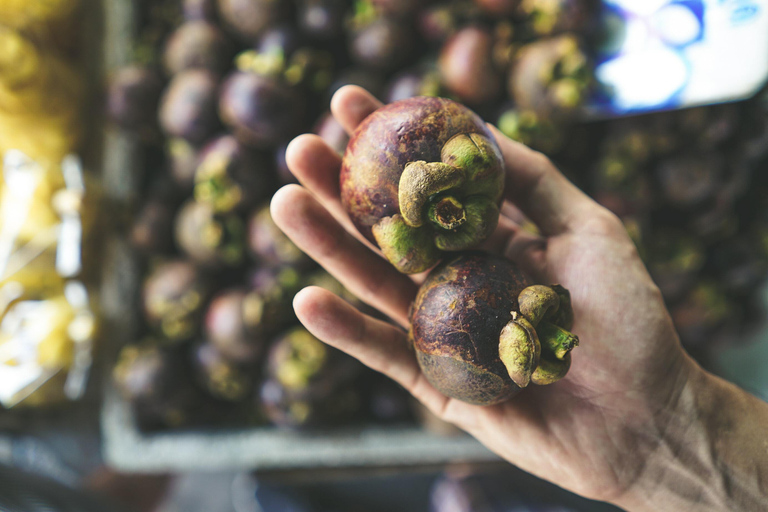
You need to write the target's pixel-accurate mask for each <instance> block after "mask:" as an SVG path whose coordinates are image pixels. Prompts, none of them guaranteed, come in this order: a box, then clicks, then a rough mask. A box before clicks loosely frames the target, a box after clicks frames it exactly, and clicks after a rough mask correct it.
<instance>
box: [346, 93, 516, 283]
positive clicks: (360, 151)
mask: <svg viewBox="0 0 768 512" xmlns="http://www.w3.org/2000/svg"><path fill="white" fill-rule="evenodd" d="M461 134H477V135H478V136H480V137H485V138H486V139H487V140H488V141H489V144H490V145H492V146H494V147H495V153H496V157H497V158H498V159H499V165H498V166H497V168H494V169H493V172H492V173H490V174H489V175H488V176H484V177H483V179H484V180H488V181H489V182H491V181H492V182H493V186H492V187H490V188H492V189H493V190H494V197H492V198H490V199H491V200H493V201H495V203H496V204H499V202H500V200H501V193H502V190H503V182H504V175H503V171H502V167H503V166H502V164H501V163H500V161H501V155H500V152H498V147H496V146H495V141H494V139H493V135H491V133H490V131H489V130H488V128H487V127H486V126H485V124H484V123H483V121H482V120H481V119H480V117H478V116H477V115H476V114H475V113H474V112H472V111H471V110H469V109H468V108H466V107H464V106H463V105H460V104H459V103H456V102H454V101H452V100H448V99H445V98H427V97H418V98H410V99H406V100H402V101H398V102H395V103H391V104H389V105H386V106H384V107H382V108H380V109H378V110H377V111H375V112H374V113H373V114H371V115H370V116H368V117H367V118H366V119H365V120H364V121H363V122H362V123H361V124H360V126H359V127H358V129H357V130H356V131H355V133H354V134H353V136H352V138H351V139H350V141H349V144H348V145H347V150H346V152H345V155H344V160H343V163H342V168H341V174H340V188H341V199H342V203H343V205H344V207H345V209H346V211H347V212H348V213H349V215H350V218H351V219H352V221H353V222H354V224H355V226H356V227H357V229H358V230H360V232H361V233H362V234H363V235H364V236H365V237H366V238H367V239H368V240H370V241H371V242H373V243H377V242H376V238H375V237H374V234H373V228H374V226H375V225H376V224H377V223H379V222H380V221H381V220H382V219H385V218H390V219H392V218H393V217H394V216H397V217H399V216H400V213H401V205H400V202H399V193H400V190H399V188H400V179H401V176H402V174H403V171H404V169H405V167H406V165H407V164H409V163H412V162H417V161H426V162H430V163H431V162H441V158H442V156H441V152H442V149H443V146H445V145H446V143H447V142H448V141H449V140H451V139H452V138H453V137H454V136H456V135H461ZM459 190H460V189H459ZM497 220H498V214H497V216H496V221H497ZM494 225H495V224H494ZM424 236H425V237H426V238H428V239H431V237H432V235H431V234H429V233H427V234H426V235H424ZM425 250H426V249H425ZM435 250H436V249H435ZM406 259H407V258H406ZM426 260H428V262H431V264H430V265H429V266H427V267H426V268H422V267H423V265H421V266H419V267H418V270H416V268H415V267H409V268H406V269H402V268H400V267H398V268H399V269H400V270H401V271H404V272H407V273H413V272H414V271H416V272H418V271H422V270H426V269H427V268H429V267H430V266H432V265H434V263H436V262H437V260H436V259H434V258H432V255H431V256H430V258H426ZM390 261H391V262H392V263H393V264H395V265H396V266H398V262H396V261H392V260H390ZM404 264H405V265H408V262H407V261H406V262H404Z"/></svg>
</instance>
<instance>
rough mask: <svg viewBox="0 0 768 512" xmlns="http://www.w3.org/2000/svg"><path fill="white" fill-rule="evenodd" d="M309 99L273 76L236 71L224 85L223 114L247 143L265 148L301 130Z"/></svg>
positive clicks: (238, 136) (228, 123)
mask: <svg viewBox="0 0 768 512" xmlns="http://www.w3.org/2000/svg"><path fill="white" fill-rule="evenodd" d="M305 108H306V103H305V97H304V95H303V94H302V93H301V91H300V90H299V89H297V88H296V87H291V86H289V85H287V84H285V83H282V82H281V81H280V80H278V79H276V78H274V77H271V76H261V75H258V74H256V73H251V72H243V71H236V72H234V73H232V74H231V75H230V76H229V78H228V79H227V80H226V81H225V82H224V85H223V86H222V91H221V97H220V98H219V112H220V114H221V119H222V120H223V121H224V124H226V125H227V126H228V127H229V128H230V129H231V130H232V132H233V133H234V134H235V136H236V137H237V138H238V139H239V140H240V141H242V142H243V143H245V144H248V145H251V146H254V147H257V148H265V147H270V146H275V145H278V144H280V143H281V142H284V141H286V140H288V139H290V138H291V137H292V136H293V135H296V134H297V133H298V132H299V130H300V129H301V123H302V121H303V120H304V114H305Z"/></svg>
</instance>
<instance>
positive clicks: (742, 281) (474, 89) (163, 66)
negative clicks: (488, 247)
mask: <svg viewBox="0 0 768 512" xmlns="http://www.w3.org/2000/svg"><path fill="white" fill-rule="evenodd" d="M598 4H599V2H596V1H592V0H554V1H553V0H476V1H475V2H472V1H470V0H457V1H450V2H448V1H442V2H434V1H433V2H422V1H418V0H414V1H404V0H359V1H356V2H354V3H353V2H352V1H351V0H184V1H181V0H162V1H159V2H142V3H140V7H139V16H140V19H139V26H141V27H142V30H141V32H140V33H139V34H138V36H137V39H136V46H135V48H134V55H135V62H134V63H133V64H132V65H131V66H128V67H126V68H123V69H120V70H118V71H117V72H115V74H114V75H113V76H112V79H111V83H110V91H109V92H110V94H109V105H108V109H109V113H110V116H111V118H112V120H113V122H114V123H115V124H116V125H117V126H119V127H120V128H122V129H123V130H125V131H126V132H127V133H128V134H129V135H130V136H131V137H133V138H135V139H136V140H137V141H138V142H139V143H140V144H141V146H142V147H143V148H144V150H145V151H144V154H145V162H144V165H143V169H142V171H143V182H144V191H145V193H144V194H143V198H142V201H141V203H140V204H137V205H136V214H135V217H134V219H135V221H134V225H133V228H132V231H131V233H130V236H131V239H132V240H133V242H134V245H135V247H136V248H137V250H138V251H140V252H141V253H142V254H143V256H144V258H143V261H144V263H145V267H146V278H145V284H144V290H143V297H142V304H143V311H144V317H145V325H144V326H143V327H142V331H143V335H142V336H140V337H141V338H143V339H144V338H145V339H144V341H142V342H141V343H138V344H136V345H135V346H131V347H128V348H126V349H125V350H124V351H123V355H122V357H121V360H120V362H119V363H118V366H117V368H116V372H115V373H116V376H117V380H118V382H119V383H120V385H121V387H122V388H123V390H124V391H125V393H126V395H127V396H128V397H129V398H131V399H132V401H133V402H134V404H135V405H136V408H137V410H138V411H139V412H140V416H141V417H142V418H144V420H142V421H143V423H144V424H145V425H148V426H155V427H157V426H176V425H182V424H188V423H190V422H192V423H199V422H210V421H212V420H214V419H216V420H219V419H224V420H226V421H229V420H232V421H239V422H242V421H246V422H255V421H256V422H257V421H260V420H261V418H262V417H263V415H266V416H267V417H268V418H269V419H271V420H272V421H273V422H275V423H277V424H281V425H301V424H312V423H326V422H328V421H331V419H332V418H331V416H335V417H336V418H350V417H352V416H353V414H352V413H353V412H354V411H357V412H358V413H359V412H360V411H363V410H369V411H370V410H371V409H374V410H376V411H379V412H380V413H381V414H383V415H389V416H393V417H402V411H403V409H404V407H403V406H402V404H401V403H400V402H399V400H400V396H401V395H399V392H398V391H397V389H396V388H395V389H394V390H393V388H388V387H382V386H381V383H380V382H379V381H376V382H375V383H374V385H369V384H362V383H363V382H369V381H370V379H372V377H371V376H370V374H369V373H367V372H366V371H364V370H361V369H360V368H359V367H356V365H355V364H354V363H352V362H351V361H349V360H347V359H346V358H345V357H344V356H342V355H341V354H338V353H336V352H335V351H333V350H331V349H329V348H327V347H325V346H323V345H320V344H319V342H317V340H314V339H313V338H311V337H310V336H308V334H307V333H306V332H305V331H302V330H300V329H297V327H296V326H297V323H296V320H295V317H294V316H293V313H292V310H291V298H292V296H293V294H294V293H295V291H296V290H298V289H300V288H301V287H302V286H304V285H306V284H308V283H312V282H318V281H321V282H326V283H329V284H327V286H332V287H338V286H339V285H338V283H335V282H333V281H332V280H331V279H329V278H328V276H327V275H323V274H321V273H318V271H317V269H316V268H314V266H313V264H312V263H311V262H310V261H308V260H307V258H306V256H304V255H302V254H301V253H300V252H299V251H298V250H297V249H296V248H295V247H294V246H292V245H291V244H290V242H289V241H288V240H287V239H285V238H284V237H283V236H282V235H281V234H280V233H279V231H278V230H277V229H276V228H275V227H274V225H273V224H272V223H271V220H270V219H269V213H268V210H267V208H266V203H267V202H268V200H269V198H270V197H271V195H272V193H273V192H274V191H275V190H276V188H277V187H278V186H280V184H282V183H286V182H290V181H291V180H292V177H291V174H290V171H289V170H288V169H287V168H286V164H285V150H286V146H287V144H288V142H289V141H290V140H291V138H292V137H293V136H295V135H297V134H299V133H301V132H304V131H315V132H316V133H318V134H319V135H320V136H321V137H323V138H324V139H325V140H326V141H327V142H328V143H329V145H331V147H333V148H334V149H336V150H337V151H339V152H343V151H344V149H345V147H346V144H347V140H348V137H347V134H346V133H344V130H343V129H342V128H341V127H340V126H339V125H338V123H336V122H335V121H334V119H333V118H332V117H331V116H330V115H329V114H328V107H329V100H330V97H331V96H332V94H333V93H334V92H335V91H336V90H337V89H338V88H339V87H341V86H342V85H345V84H357V85H361V86H363V87H365V88H366V89H368V90H370V91H371V92H372V93H374V94H375V95H376V96H378V97H379V98H380V99H382V101H384V102H387V103H388V102H392V101H395V100H398V99H404V98H407V97H412V96H417V95H426V96H444V97H450V98H454V99H456V100H458V101H460V102H461V103H464V104H466V105H468V106H469V107H471V108H472V109H473V110H474V111H475V112H477V113H478V114H479V115H480V116H481V117H482V118H483V119H485V120H487V121H491V122H494V123H496V124H497V125H498V126H499V127H500V129H501V130H502V131H503V132H504V133H505V134H507V135H508V136H510V137H513V138H515V139H518V140H520V141H522V142H524V143H526V144H528V145H530V146H532V147H534V148H535V149H539V150H541V151H543V152H545V153H546V154H548V155H549V156H550V157H551V158H552V159H553V160H554V161H555V162H556V163H557V164H558V165H559V166H560V167H561V168H562V169H563V170H564V171H565V172H566V173H567V174H568V175H569V176H570V177H571V178H572V179H573V180H574V181H576V182H577V183H578V184H579V185H580V186H582V187H583V188H585V189H586V190H588V191H590V192H591V193H592V194H593V195H594V197H596V198H597V199H598V200H599V201H600V202H602V203H603V204H605V205H606V206H608V207H609V208H611V209H612V210H614V211H615V212H616V213H618V214H619V215H620V216H621V217H622V218H623V219H624V220H625V222H626V224H627V227H628V229H629V230H630V232H631V233H632V234H633V236H635V238H636V240H637V242H638V245H639V247H640V248H641V250H642V252H643V254H644V255H645V257H646V259H647V261H648V263H649V266H650V267H651V269H652V271H653V273H654V276H656V278H657V279H658V281H659V284H660V285H661V286H662V288H663V289H664V292H665V296H667V298H668V299H669V304H670V306H671V307H672V309H673V315H674V317H675V320H676V322H677V324H678V326H679V327H680V330H681V333H682V334H683V339H684V340H685V341H686V343H687V344H688V345H689V346H690V347H694V346H696V345H698V346H699V347H704V346H706V342H707V341H709V340H711V339H713V338H712V335H713V333H722V332H725V331H723V330H720V329H718V328H717V327H721V326H723V327H725V326H740V325H742V322H741V321H740V320H741V319H742V318H746V317H747V316H748V315H747V313H748V312H749V311H750V309H749V308H747V307H745V304H751V303H752V302H753V297H754V296H755V290H756V289H757V287H758V284H759V283H760V281H761V280H762V279H763V278H764V277H765V274H766V261H768V256H767V255H766V252H767V251H766V247H765V246H766V244H765V237H766V232H768V228H766V226H768V218H766V217H765V214H763V215H762V217H760V216H759V215H758V214H756V212H758V211H763V212H764V211H765V208H764V205H762V206H760V205H758V203H759V201H760V198H761V197H765V194H764V190H765V189H764V188H763V189H758V188H756V187H753V186H751V184H752V183H754V182H755V179H756V176H757V175H756V172H755V170H754V169H755V168H756V165H757V164H756V163H757V162H759V161H760V159H761V158H763V155H761V154H760V151H759V149H760V147H761V145H760V144H759V142H756V141H759V140H760V139H759V136H760V133H759V132H760V129H761V128H762V127H764V126H766V124H768V123H766V120H765V119H764V118H761V117H760V114H758V113H759V112H766V109H764V108H763V109H762V110H761V109H760V108H757V107H756V104H755V102H751V103H748V104H737V105H727V106H717V107H707V108H698V109H692V110H689V111H685V112H680V113H665V114H655V115H652V116H643V117H638V118H634V119H629V120H621V121H608V122H592V123H583V122H580V121H579V120H578V112H579V108H580V107H581V106H582V105H583V103H584V101H585V99H586V98H587V97H588V95H589V94H590V92H591V91H592V90H593V88H594V87H595V85H594V83H593V80H592V76H591V71H590V62H589V59H588V58H587V55H588V52H587V51H586V50H585V47H586V46H585V45H586V41H587V37H586V35H587V34H590V33H593V32H595V30H594V29H595V25H596V19H597V7H598ZM762 115H763V116H765V114H762ZM750 148H751V149H750ZM763 187H764V185H763ZM760 191H763V195H762V196H761V195H760ZM351 389H365V390H366V392H365V393H361V394H359V395H358V396H349V391H350V390H351ZM342 391H343V392H342ZM371 393H373V394H371ZM394 397H397V398H394ZM331 400H332V401H334V403H333V404H331V403H330V401H331ZM366 404H368V405H366ZM377 404H378V405H377Z"/></svg>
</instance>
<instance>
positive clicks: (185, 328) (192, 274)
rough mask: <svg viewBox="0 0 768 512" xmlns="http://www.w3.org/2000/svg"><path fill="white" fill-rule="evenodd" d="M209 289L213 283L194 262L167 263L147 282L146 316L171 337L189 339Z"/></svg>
mask: <svg viewBox="0 0 768 512" xmlns="http://www.w3.org/2000/svg"><path fill="white" fill-rule="evenodd" d="M209 292H210V284H209V283H208V282H207V280H206V279H205V278H204V277H203V276H201V275H200V273H199V272H198V270H197V269H196V268H195V266H194V265H193V264H192V263H190V262H188V261H183V260H173V261H169V262H166V263H163V264H161V265H159V266H158V267H157V268H155V269H154V270H153V271H152V272H151V273H150V274H149V276H148V277H147V279H146V281H144V286H143V290H142V299H143V303H144V316H145V318H146V320H147V322H148V323H149V325H150V326H151V327H153V328H155V329H156V330H157V331H159V332H160V333H161V334H162V335H163V337H164V338H166V339H167V340H169V341H171V342H177V341H183V340H188V339H190V338H191V337H192V336H194V334H195V333H196V331H197V326H198V317H199V313H200V311H201V310H202V308H203V307H204V306H205V303H206V300H207V299H208V295H209Z"/></svg>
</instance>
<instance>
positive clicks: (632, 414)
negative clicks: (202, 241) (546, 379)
mask: <svg viewBox="0 0 768 512" xmlns="http://www.w3.org/2000/svg"><path fill="white" fill-rule="evenodd" d="M379 106H380V103H379V102H378V101H376V100H375V99H374V98H373V97H372V96H370V95H369V94H368V93H366V92H365V91H364V90H362V89H360V88H358V87H354V86H349V87H345V88H343V89H341V90H340V91H339V92H338V93H337V94H336V95H335V96H334V98H333V102H332V111H333V114H334V116H335V117H336V119H337V120H338V121H339V122H340V123H341V124H342V125H343V126H344V127H345V128H346V130H347V131H348V132H350V133H351V132H352V131H353V130H354V129H355V127H356V126H357V125H358V124H359V123H360V122H361V121H362V120H363V119H364V118H365V117H366V116H367V115H368V114H370V113H371V112H373V111H374V110H375V109H376V108H378V107H379ZM494 135H495V136H496V138H497V142H498V143H499V145H500V147H501V150H502V153H503V155H504V160H505V164H506V170H507V180H506V182H507V186H506V188H507V189H506V191H505V199H506V200H507V201H508V202H509V203H510V204H508V205H506V206H505V207H504V208H502V211H503V212H504V211H507V212H509V211H511V210H512V209H513V208H512V207H511V206H510V205H514V206H515V207H516V208H519V210H520V211H522V212H523V213H524V214H525V215H526V216H527V217H528V218H529V219H531V220H532V221H533V222H534V223H535V224H536V225H537V226H538V228H539V229H540V231H541V233H543V236H536V235H533V234H530V233H529V232H527V231H524V230H522V229H520V227H519V226H518V225H516V224H515V222H514V221H513V220H511V219H510V218H509V217H507V216H502V218H501V219H500V222H499V227H498V228H497V230H496V232H495V233H494V235H493V236H492V237H491V239H490V240H489V241H488V242H487V244H486V245H487V247H486V248H487V249H491V250H495V251H496V252H501V253H503V254H505V255H506V256H507V257H509V258H510V259H512V260H514V261H515V262H517V263H518V264H519V265H520V266H521V267H522V268H523V269H524V270H525V271H526V272H528V273H529V274H530V275H531V276H532V277H533V278H534V280H535V281H536V282H540V283H544V284H550V283H559V284H562V285H563V286H565V287H566V288H567V289H569V290H570V291H571V295H572V302H573V308H574V315H575V325H574V328H573V332H574V333H576V334H577V335H578V336H579V338H580V340H581V344H580V346H579V348H578V349H576V350H574V351H573V354H572V358H573V359H572V367H571V370H570V372H569V374H568V375H567V376H566V377H565V378H564V379H563V380H562V381H560V382H557V383H555V384H553V385H550V386H546V387H537V386H529V387H528V388H526V389H525V390H524V391H523V392H522V393H520V394H519V395H518V396H516V397H515V398H513V399H512V400H510V401H508V402H505V403H502V404H499V405H495V406H488V407H482V406H474V405H469V404H467V403H464V402H461V401H458V400H455V399H450V398H447V397H445V396H444V395H442V394H440V393H439V392H438V391H436V390H435V389H434V388H433V387H432V386H431V385H430V384H429V383H428V382H427V380H426V379H425V378H424V376H423V375H422V373H421V371H420V369H419V366H418V364H417V362H416V359H415V356H414V354H413V352H412V351H411V349H410V348H409V347H408V345H407V343H406V332H405V331H404V330H403V329H407V327H408V314H407V312H408V308H409V306H410V304H411V302H412V301H413V298H414V297H415V294H416V291H417V289H418V285H417V282H418V279H419V277H418V276H417V277H416V278H415V280H414V279H412V278H410V277H408V276H405V275H403V274H400V273H399V272H397V271H396V270H395V269H394V268H393V267H392V266H391V265H390V264H389V263H388V262H387V261H386V260H384V259H383V258H382V257H381V256H380V254H379V253H378V251H377V250H376V249H375V248H373V247H372V246H371V245H370V244H369V243H368V242H367V241H365V240H364V239H363V238H362V237H361V236H360V235H359V234H358V233H357V231H356V230H355V228H354V226H353V225H352V223H351V221H350V220H349V218H348V217H347V216H346V213H345V212H344V209H343V207H342V205H341V203H340V199H339V169H340V165H341V158H340V157H339V156H338V155H337V154H336V153H334V152H333V151H332V150H331V149H330V148H329V147H328V146H327V145H326V144H325V143H324V142H323V141H322V140H321V139H320V138H319V137H317V136H315V135H302V136H300V137H298V138H297V139H295V140H294V141H293V142H292V143H291V145H290V146H289V148H288V152H287V161H288V165H289V167H290V169H291V171H292V172H293V173H294V174H295V175H296V177H297V178H298V180H299V181H300V183H301V184H302V185H303V186H299V185H288V186H286V187H284V188H282V189H281V190H280V191H278V192H277V194H276V195H275V196H274V198H273V200H272V216H273V219H274V221H275V222H276V223H277V225H278V226H279V227H280V228H281V229H282V230H283V231H284V232H285V233H286V234H287V235H288V236H289V237H290V238H291V239H292V240H293V241H294V243H296V245H298V246H299V248H301V249H302V250H303V251H305V252H306V253H307V254H309V255H310V256H311V257H312V258H314V259H315V260H317V261H318V262H319V263H320V264H321V265H322V266H324V267H325V268H326V270H328V271H329V272H330V273H331V274H333V275H334V276H335V277H336V278H337V279H338V280H339V281H340V282H341V283H342V284H344V286H346V287H347V288H348V289H349V290H350V291H351V292H352V293H354V294H356V295H357V296H358V297H359V298H360V299H361V300H363V301H364V302H366V303H368V304H370V305H371V306H373V307H375V308H377V309H379V310H380V311H382V312H383V313H385V314H386V315H387V316H389V317H390V318H391V319H392V320H393V321H394V322H396V323H397V324H399V326H395V325H392V324H389V323H386V322H383V321H380V320H376V319H374V318H371V317H368V316H365V315H363V314H361V313H359V312H358V311H357V310H355V309H354V308H352V307H351V306H349V305H347V304H346V303H345V302H344V301H343V300H341V299H340V298H338V297H336V296H334V295H332V294H331V293H329V292H327V291H325V290H322V289H320V288H316V287H310V288H306V289H304V290H302V291H301V292H300V293H299V294H298V295H297V296H296V298H295V300H294V306H295V309H296V313H297V315H298V317H299V319H300V320H301V322H302V323H303V324H304V325H305V326H306V327H307V329H308V330H309V331H310V332H312V333H313V334H314V335H315V336H317V337H318V338H319V339H321V340H323V341H325V342H326V343H328V344H330V345H332V346H335V347H337V348H339V349H341V350H343V351H345V352H347V353H349V354H350V355H352V356H354V357H356V358H358V359H359V360H360V361H362V362H363V363H364V364H366V365H368V366H370V367H371V368H373V369H374V370H378V371H380V372H382V373H384V374H386V375H388V376H389V377H391V378H393V379H394V380H396V381H397V382H399V383H400V384H401V385H402V386H403V387H405V388H406V389H407V390H408V391H410V392H411V393H412V394H413V395H414V396H415V397H416V398H417V399H418V400H420V401H421V402H422V403H424V405H426V406H427V407H428V408H429V409H430V410H431V411H432V412H434V413H435V414H436V415H437V416H438V417H440V418H442V419H444V420H446V421H449V422H451V423H454V424H456V425H457V426H459V427H460V428H462V429H463V430H465V431H467V432H469V433H470V434H471V435H473V436H474V437H476V438H477V439H478V440H480V441H481V442H482V443H483V444H485V445H486V446H487V447H488V448H490V449H491V450H493V451H494V452H496V453H497V454H499V455H500V456H501V457H503V458H505V459H506V460H508V461H510V462H511V463H513V464H515V465H517V466H519V467H520V468H522V469H524V470H526V471H529V472H531V473H533V474H535V475H537V476H539V477H542V478H545V479H547V480H551V481H553V482H555V483H557V484H558V485H560V486H562V487H564V488H566V489H569V490H572V491H574V492H576V493H579V494H581V495H584V496H587V497H591V498H595V499H601V500H606V501H613V502H621V501H622V499H623V497H624V495H625V494H627V493H628V492H630V491H631V490H632V489H633V488H634V487H635V485H636V483H637V481H638V479H639V478H641V476H642V473H643V471H644V470H645V464H644V463H643V461H644V459H645V458H646V457H648V456H650V455H651V454H653V453H654V452H655V451H656V450H657V448H658V446H659V444H660V443H662V440H663V438H664V434H665V432H666V430H667V426H668V423H669V422H670V421H672V419H673V418H672V417H671V416H670V414H669V411H670V410H675V409H676V407H677V401H678V400H679V397H680V396H681V394H682V392H683V389H684V388H685V387H686V385H687V383H688V381H689V379H690V377H691V375H693V374H695V373H696V372H700V371H701V370H699V369H698V367H697V366H696V364H695V363H694V362H693V361H692V360H691V359H690V358H689V357H688V356H687V355H686V354H685V352H684V351H683V349H682V348H681V346H680V343H679V341H678V338H677V335H676V334H675V331H674V328H673V325H672V322H671V319H670V317H669V314H668V313H667V310H666V308H665V306H664V303H663V300H662V297H661V294H660V292H659V290H658V288H657V287H656V286H655V284H654V283H653V281H652V280H651V278H650V276H649V274H648V272H647V271H646V269H645V267H644V266H643V263H642V262H641V260H640V258H639V256H638V254H637V252H636V250H635V247H634V245H633V243H632V241H631V240H630V239H629V237H628V236H627V234H626V232H625V230H624V227H623V225H622V224H621V222H620V221H619V220H618V219H617V218H616V217H615V216H614V215H613V214H611V213H610V212H609V211H607V210H606V209H604V208H602V207H601V206H599V205H598V204H597V203H595V202H594V201H592V200H591V199H590V198H589V197H587V196H586V195H585V194H584V193H582V192H581V191H580V190H578V189H577V188H576V187H575V186H574V185H572V184H571V183H570V182H569V181H568V180H567V179H566V178H564V177H563V176H562V174H560V173H559V172H558V171H557V170H556V169H555V168H554V166H553V165H552V164H551V163H550V162H549V160H548V159H547V158H546V157H544V156H543V155H541V154H539V153H536V152H534V151H532V150H530V149H528V148H526V147H525V146H523V145H521V144H519V143H516V142H514V141H512V140H510V139H508V138H506V137H505V136H504V135H502V134H501V133H499V132H498V131H494ZM310 191H311V192H310Z"/></svg>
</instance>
